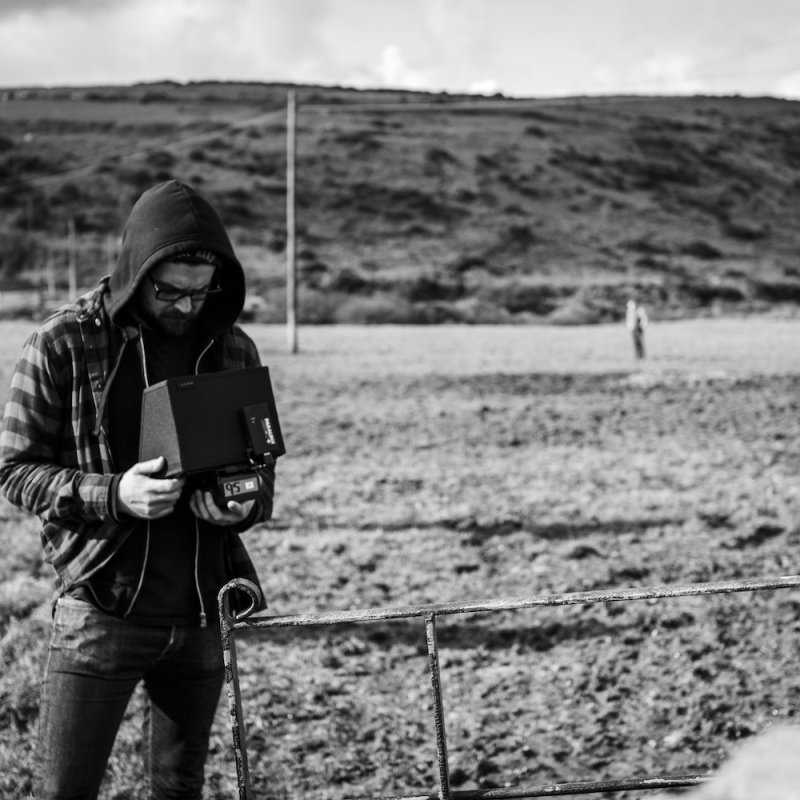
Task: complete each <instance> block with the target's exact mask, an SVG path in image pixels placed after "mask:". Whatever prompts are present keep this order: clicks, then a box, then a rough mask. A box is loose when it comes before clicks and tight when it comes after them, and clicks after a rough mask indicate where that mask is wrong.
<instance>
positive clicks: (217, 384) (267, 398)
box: [139, 367, 286, 507]
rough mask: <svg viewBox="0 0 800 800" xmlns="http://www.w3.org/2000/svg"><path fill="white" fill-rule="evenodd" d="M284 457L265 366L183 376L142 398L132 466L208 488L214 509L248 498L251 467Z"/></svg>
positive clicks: (252, 490)
mask: <svg viewBox="0 0 800 800" xmlns="http://www.w3.org/2000/svg"><path fill="white" fill-rule="evenodd" d="M285 452H286V448H285V446H284V442H283V434H282V433H281V427H280V421H279V419H278V412H277V409H276V407H275V398H274V396H273V393H272V383H271V381H270V377H269V368H268V367H249V368H246V369H239V370H228V371H223V372H211V373H203V374H200V375H187V376H185V377H178V378H169V379H167V380H165V381H160V382H159V383H156V384H154V385H153V386H149V387H148V388H146V389H145V390H144V393H143V395H142V417H141V428H140V436H139V460H140V461H147V460H149V459H151V458H157V457H159V456H163V457H164V458H165V460H166V468H165V470H164V473H163V474H164V476H165V477H178V476H183V477H186V478H187V483H189V484H190V485H192V484H194V485H196V486H198V487H202V488H208V489H210V490H211V491H212V493H213V494H214V496H215V499H216V501H217V503H218V504H219V505H220V506H222V507H225V506H226V504H227V502H228V501H229V500H235V501H236V502H243V501H244V500H249V499H251V498H253V497H256V496H257V495H258V492H259V488H260V481H261V478H260V476H259V474H258V470H259V469H263V468H264V467H265V466H266V465H267V464H272V463H274V462H273V461H272V459H275V458H278V457H279V456H281V455H283V454H284V453H285Z"/></svg>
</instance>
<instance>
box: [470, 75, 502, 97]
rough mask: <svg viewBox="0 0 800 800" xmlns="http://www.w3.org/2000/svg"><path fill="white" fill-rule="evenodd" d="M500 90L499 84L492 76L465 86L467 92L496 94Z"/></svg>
mask: <svg viewBox="0 0 800 800" xmlns="http://www.w3.org/2000/svg"><path fill="white" fill-rule="evenodd" d="M499 91H500V86H499V85H498V83H497V81H496V80H494V78H483V79H481V80H479V81H475V82H474V83H471V84H470V85H469V86H468V87H467V92H468V93H469V94H485V95H491V94H497V93H498V92H499Z"/></svg>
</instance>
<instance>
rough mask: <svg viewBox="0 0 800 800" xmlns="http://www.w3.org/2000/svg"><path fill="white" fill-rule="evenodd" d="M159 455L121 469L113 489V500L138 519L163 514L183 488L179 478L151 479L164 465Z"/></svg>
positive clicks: (170, 508)
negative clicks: (121, 474)
mask: <svg viewBox="0 0 800 800" xmlns="http://www.w3.org/2000/svg"><path fill="white" fill-rule="evenodd" d="M165 464H166V462H165V461H164V457H163V456H159V457H158V458H153V459H151V460H150V461H140V462H139V463H138V464H134V465H133V466H132V467H131V468H130V469H129V470H128V471H127V472H125V473H124V474H123V476H122V478H121V480H120V482H119V487H118V489H117V502H118V503H119V507H120V508H121V509H122V511H124V512H125V513H126V514H130V515H131V516H132V517H139V518H140V519H160V518H161V517H166V516H167V514H169V513H170V512H171V511H172V509H173V508H174V507H175V503H177V502H178V498H179V497H180V496H181V491H182V490H183V484H184V479H183V478H154V477H152V476H153V475H157V474H158V473H159V472H160V471H161V470H162V469H163V468H164V466H165Z"/></svg>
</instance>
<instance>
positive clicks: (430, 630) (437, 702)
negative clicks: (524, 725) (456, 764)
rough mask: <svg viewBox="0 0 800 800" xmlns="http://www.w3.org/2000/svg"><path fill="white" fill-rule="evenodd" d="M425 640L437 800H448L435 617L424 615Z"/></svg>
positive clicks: (445, 740) (433, 615) (448, 775)
mask: <svg viewBox="0 0 800 800" xmlns="http://www.w3.org/2000/svg"><path fill="white" fill-rule="evenodd" d="M425 639H426V641H427V643H428V669H429V670H430V674H431V688H432V689H433V721H434V725H435V726H436V755H437V760H438V763H439V786H440V789H439V800H450V797H451V795H450V766H449V765H448V763H447V736H446V735H445V728H444V707H443V705H442V679H441V672H440V671H439V647H438V645H437V643H436V615H435V614H426V615H425Z"/></svg>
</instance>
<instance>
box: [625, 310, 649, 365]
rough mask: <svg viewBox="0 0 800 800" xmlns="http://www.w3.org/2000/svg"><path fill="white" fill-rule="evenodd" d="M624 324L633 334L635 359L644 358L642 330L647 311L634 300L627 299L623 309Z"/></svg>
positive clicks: (645, 325)
mask: <svg viewBox="0 0 800 800" xmlns="http://www.w3.org/2000/svg"><path fill="white" fill-rule="evenodd" d="M625 324H626V326H627V328H628V330H629V331H630V332H631V335H632V336H633V353H634V356H635V357H636V360H637V361H641V360H642V359H643V358H644V331H645V328H647V312H646V311H645V310H644V306H643V305H641V304H640V303H637V302H636V301H635V300H632V299H631V300H628V305H627V308H626V309H625Z"/></svg>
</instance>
